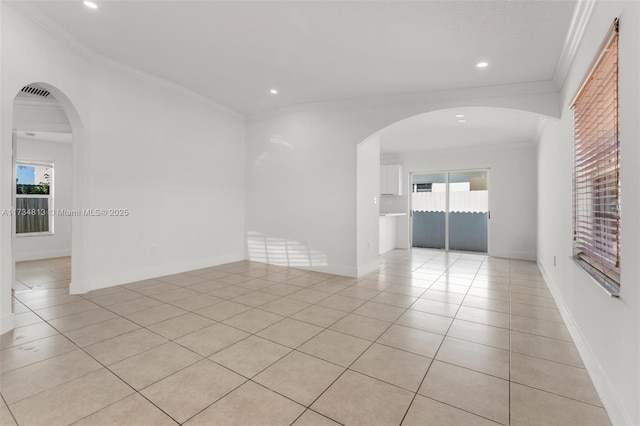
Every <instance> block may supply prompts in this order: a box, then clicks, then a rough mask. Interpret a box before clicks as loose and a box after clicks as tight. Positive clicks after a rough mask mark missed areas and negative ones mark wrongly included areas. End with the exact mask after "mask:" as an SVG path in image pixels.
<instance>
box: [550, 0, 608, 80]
mask: <svg viewBox="0 0 640 426" xmlns="http://www.w3.org/2000/svg"><path fill="white" fill-rule="evenodd" d="M596 1H597V0H578V1H577V2H576V7H575V9H574V10H573V17H572V18H571V25H570V27H569V31H568V32H567V37H566V38H565V40H564V45H563V46H562V51H561V52H560V58H559V59H558V64H557V65H556V70H555V72H554V75H553V83H554V85H555V86H556V89H558V90H560V89H561V88H562V86H563V85H564V82H565V80H566V78H567V75H568V74H569V68H570V67H571V64H572V63H573V59H574V58H575V56H576V53H577V51H578V47H579V46H580V42H581V41H582V37H583V35H584V31H585V29H586V27H587V24H588V23H589V19H590V18H591V14H592V12H593V8H594V6H595V4H596Z"/></svg>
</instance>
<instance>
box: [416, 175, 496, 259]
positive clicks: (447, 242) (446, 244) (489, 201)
mask: <svg viewBox="0 0 640 426" xmlns="http://www.w3.org/2000/svg"><path fill="white" fill-rule="evenodd" d="M478 171H484V172H486V173H487V210H488V211H487V252H486V254H487V255H489V253H491V239H490V238H489V236H490V235H491V190H490V187H491V167H473V168H465V169H447V170H433V171H423V172H409V179H408V180H407V186H408V188H407V199H408V204H409V214H408V215H407V216H408V218H409V226H408V227H407V228H408V229H409V250H412V249H413V248H414V246H413V204H412V198H413V197H412V196H411V194H413V176H414V175H425V174H438V173H444V174H445V176H446V177H445V181H446V192H447V197H446V209H447V211H446V212H445V213H446V214H445V216H444V217H445V220H444V224H445V230H444V245H445V247H444V248H443V249H433V250H442V251H445V252H447V253H448V252H450V251H451V249H450V247H449V182H450V179H449V177H450V174H451V173H463V172H478ZM416 248H419V247H416ZM456 252H464V251H462V250H456ZM469 253H480V252H469Z"/></svg>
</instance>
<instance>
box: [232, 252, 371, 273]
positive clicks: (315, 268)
mask: <svg viewBox="0 0 640 426" xmlns="http://www.w3.org/2000/svg"><path fill="white" fill-rule="evenodd" d="M247 257H248V256H247ZM245 260H247V261H251V262H256V263H264V264H265V265H274V266H282V267H283V268H293V269H302V270H304V271H312V272H322V273H325V274H332V275H341V276H344V277H352V278H356V277H357V276H358V269H357V268H355V267H353V266H345V265H311V266H305V265H287V264H284V263H282V262H265V261H263V260H255V259H254V260H250V259H248V258H246V257H245Z"/></svg>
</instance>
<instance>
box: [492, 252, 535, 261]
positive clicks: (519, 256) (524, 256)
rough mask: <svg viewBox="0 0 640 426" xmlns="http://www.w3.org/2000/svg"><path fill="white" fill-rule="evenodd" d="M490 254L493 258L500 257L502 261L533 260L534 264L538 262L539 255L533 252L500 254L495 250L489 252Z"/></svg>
mask: <svg viewBox="0 0 640 426" xmlns="http://www.w3.org/2000/svg"><path fill="white" fill-rule="evenodd" d="M488 254H489V256H491V257H499V258H502V259H516V260H531V261H533V262H536V261H537V260H538V256H537V253H535V252H531V251H516V250H507V251H504V252H498V251H495V250H489V253H488Z"/></svg>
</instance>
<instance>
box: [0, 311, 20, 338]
mask: <svg viewBox="0 0 640 426" xmlns="http://www.w3.org/2000/svg"><path fill="white" fill-rule="evenodd" d="M15 327H16V316H15V314H13V313H11V314H7V315H3V316H2V321H0V334H4V333H6V332H7V331H11V330H13V329H14V328H15Z"/></svg>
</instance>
